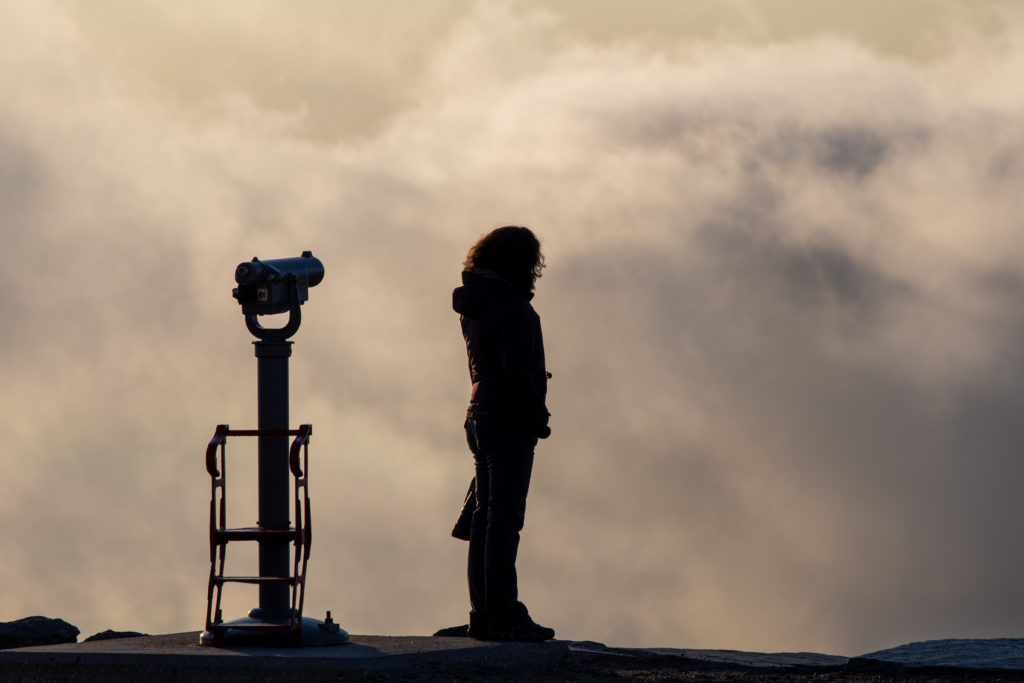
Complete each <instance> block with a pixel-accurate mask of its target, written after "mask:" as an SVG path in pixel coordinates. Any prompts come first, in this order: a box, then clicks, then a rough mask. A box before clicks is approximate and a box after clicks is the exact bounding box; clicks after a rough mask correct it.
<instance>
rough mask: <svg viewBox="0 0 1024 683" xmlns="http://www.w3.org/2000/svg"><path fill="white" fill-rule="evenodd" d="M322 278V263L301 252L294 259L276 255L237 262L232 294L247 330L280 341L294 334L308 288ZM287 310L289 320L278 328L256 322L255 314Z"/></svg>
mask: <svg viewBox="0 0 1024 683" xmlns="http://www.w3.org/2000/svg"><path fill="white" fill-rule="evenodd" d="M323 279H324V264H323V263H321V262H320V259H318V258H316V257H315V256H313V252H311V251H304V252H302V256H299V257H297V258H277V259H270V260H268V261H261V260H259V259H258V258H256V257H253V259H252V261H246V262H245V263H240V264H238V267H237V268H235V282H237V283H238V287H236V288H235V289H233V290H232V292H231V293H232V295H233V296H234V297H235V298H236V299H238V303H240V304H242V314H243V315H244V316H245V325H246V327H248V328H249V331H250V332H252V333H253V335H254V336H256V337H257V338H259V339H266V340H268V341H283V340H285V339H287V338H288V337H290V336H292V335H293V334H295V332H296V331H298V329H299V324H300V323H301V322H302V309H301V306H302V304H303V303H305V302H306V301H308V300H309V288H310V287H315V286H316V285H318V284H320V281H321V280H323ZM277 313H288V323H287V324H286V325H285V326H284V327H281V328H278V329H272V328H270V329H268V328H266V327H263V326H262V325H260V323H259V319H258V316H261V315H274V314H277Z"/></svg>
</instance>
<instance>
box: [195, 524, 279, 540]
mask: <svg viewBox="0 0 1024 683" xmlns="http://www.w3.org/2000/svg"><path fill="white" fill-rule="evenodd" d="M213 534H214V535H215V536H217V537H218V538H219V539H220V540H223V541H258V540H265V539H268V538H282V539H292V538H295V536H296V534H297V532H296V531H295V528H294V527H289V528H287V529H264V528H262V527H256V526H254V527H244V528H241V529H214V530H213Z"/></svg>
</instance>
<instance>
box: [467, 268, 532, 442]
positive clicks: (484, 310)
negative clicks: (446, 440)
mask: <svg viewBox="0 0 1024 683" xmlns="http://www.w3.org/2000/svg"><path fill="white" fill-rule="evenodd" d="M532 298H533V294H529V293H528V294H523V293H521V292H519V291H517V290H516V289H515V288H514V287H513V286H512V284H511V283H510V282H508V280H505V279H504V278H502V277H501V276H499V275H497V274H496V273H493V272H491V271H487V270H473V271H469V272H464V273H462V286H461V287H457V288H456V289H455V291H453V292H452V308H454V309H455V312H456V313H458V314H459V321H460V322H461V324H462V336H463V338H465V340H466V353H467V356H468V360H469V376H470V381H472V383H473V393H472V395H471V397H470V404H469V413H470V414H471V415H473V414H476V415H480V414H487V415H494V416H498V417H503V418H507V419H509V420H510V421H512V422H514V423H518V424H520V425H522V426H523V427H524V428H525V429H527V430H528V431H529V432H530V433H532V434H535V435H538V436H546V435H547V433H548V432H549V430H548V429H547V424H548V416H549V413H548V410H547V406H546V404H545V400H546V398H547V380H548V374H547V369H546V367H545V363H544V340H543V338H542V335H541V327H540V316H538V315H537V312H536V311H534V310H533V306H532V305H531V304H530V300H531V299H532Z"/></svg>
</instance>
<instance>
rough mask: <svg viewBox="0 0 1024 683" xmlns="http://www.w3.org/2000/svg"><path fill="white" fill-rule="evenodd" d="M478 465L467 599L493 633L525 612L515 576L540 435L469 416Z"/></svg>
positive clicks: (471, 443)
mask: <svg viewBox="0 0 1024 683" xmlns="http://www.w3.org/2000/svg"><path fill="white" fill-rule="evenodd" d="M466 440H467V441H468V443H469V449H470V450H471V451H472V452H473V459H474V461H475V463H476V508H475V509H474V511H473V523H472V525H471V526H470V532H469V562H468V565H469V566H468V575H469V601H470V605H471V606H472V608H473V612H475V613H482V614H486V618H487V622H488V624H489V628H490V630H491V631H495V630H505V629H507V628H510V627H511V626H512V623H513V621H514V618H515V617H516V616H517V615H518V614H519V613H520V612H521V611H523V610H522V607H521V605H519V588H518V585H517V577H516V553H517V552H518V550H519V532H520V531H521V530H522V528H523V522H524V521H525V518H526V494H527V492H528V491H529V488H530V472H531V471H532V469H533V451H534V449H535V448H536V446H537V437H536V436H534V435H532V434H529V433H527V432H526V431H525V430H523V429H522V428H521V427H519V426H518V425H514V424H510V423H509V422H507V421H505V420H502V419H501V418H496V417H493V416H488V415H477V416H474V417H470V418H469V419H467V420H466Z"/></svg>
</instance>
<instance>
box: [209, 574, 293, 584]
mask: <svg viewBox="0 0 1024 683" xmlns="http://www.w3.org/2000/svg"><path fill="white" fill-rule="evenodd" d="M299 580H300V579H299V578H296V577H291V576H214V577H213V581H214V583H222V584H223V583H287V584H295V583H298V582H299Z"/></svg>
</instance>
